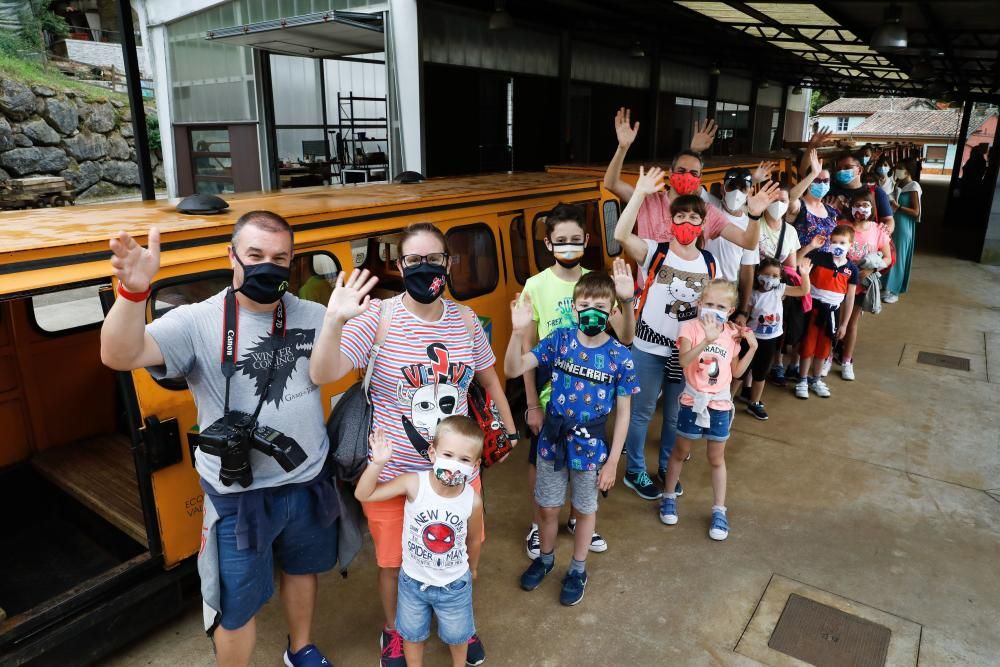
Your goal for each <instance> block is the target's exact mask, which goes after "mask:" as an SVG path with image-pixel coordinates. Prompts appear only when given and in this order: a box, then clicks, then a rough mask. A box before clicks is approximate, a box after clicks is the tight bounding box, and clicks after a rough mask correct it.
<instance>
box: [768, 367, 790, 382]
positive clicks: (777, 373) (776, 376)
mask: <svg viewBox="0 0 1000 667" xmlns="http://www.w3.org/2000/svg"><path fill="white" fill-rule="evenodd" d="M771 382H772V383H774V386H776V387H784V386H785V385H786V384H787V380H786V379H785V367H784V366H782V365H781V364H775V365H774V366H772V367H771Z"/></svg>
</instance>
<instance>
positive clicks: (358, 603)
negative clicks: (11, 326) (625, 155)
mask: <svg viewBox="0 0 1000 667" xmlns="http://www.w3.org/2000/svg"><path fill="white" fill-rule="evenodd" d="M998 280H1000V269H998V268H997V267H985V266H980V265H977V264H971V263H968V262H960V261H957V260H952V259H946V258H942V257H936V256H932V255H920V256H918V257H917V258H916V261H915V268H914V271H913V277H912V281H911V287H910V293H909V294H907V295H905V296H904V297H903V298H902V299H901V300H900V301H899V303H897V304H894V305H886V306H885V309H884V311H883V313H882V314H881V315H878V316H871V315H866V316H865V318H864V320H863V325H862V326H863V331H862V334H861V339H860V340H861V342H860V345H859V351H858V353H857V355H856V364H857V375H858V380H857V381H856V382H854V383H846V382H843V381H842V380H840V379H839V377H838V376H837V372H836V367H835V370H834V372H833V373H832V374H831V375H832V377H831V378H830V381H829V384H830V386H831V390H832V392H833V396H832V397H831V398H829V399H825V400H824V399H820V398H816V397H813V398H811V399H809V400H808V401H800V400H796V399H795V398H794V397H793V396H792V395H791V393H790V392H789V391H787V390H779V389H777V388H775V387H771V386H769V387H768V388H767V390H766V392H765V395H764V400H765V401H766V403H767V406H768V410H769V412H770V413H771V419H770V421H768V422H757V421H755V420H753V419H751V418H750V417H749V415H746V414H744V413H739V414H738V417H737V419H736V422H735V424H734V433H733V437H732V439H731V440H730V442H729V447H728V450H729V451H728V453H727V461H728V465H729V477H730V483H729V502H728V505H729V507H730V520H731V524H732V532H731V535H730V538H729V540H728V541H726V542H724V543H715V542H712V541H711V540H709V538H708V536H707V527H708V518H709V513H710V506H711V495H710V482H709V474H708V466H707V463H706V462H705V461H704V456H703V455H701V454H700V452H699V453H696V455H695V456H694V457H693V459H692V461H691V462H690V463H689V464H688V465H687V467H686V468H685V470H684V482H685V487H686V489H687V493H686V494H685V495H684V497H683V498H682V499H681V500H680V504H679V509H680V513H681V522H680V524H679V525H678V526H676V527H673V528H668V527H666V526H663V525H662V524H661V523H660V522H659V520H658V518H657V511H656V508H657V505H656V503H653V502H647V501H643V500H640V499H639V498H638V497H636V496H635V495H634V494H633V493H632V492H631V491H629V490H627V489H625V488H624V487H623V486H622V485H621V482H620V479H619V483H618V485H617V486H616V487H615V488H614V489H613V490H612V492H611V494H610V497H609V498H608V499H607V500H602V501H601V502H602V505H601V511H600V515H599V520H598V525H599V528H600V530H601V532H602V533H603V534H604V535H605V536H606V537H607V539H608V542H609V544H610V549H609V550H608V551H607V552H606V553H603V554H593V555H592V557H591V559H590V561H589V568H588V569H589V573H590V577H591V581H590V585H589V587H588V591H587V595H586V598H585V599H584V601H583V602H582V603H581V604H580V606H578V607H575V608H562V607H560V606H559V603H558V599H557V597H558V590H559V579H560V578H561V574H562V572H563V570H564V569H565V566H566V564H567V562H568V559H569V557H570V549H569V547H570V537H569V536H568V534H566V533H565V531H563V532H562V533H561V537H560V542H559V546H558V549H557V568H558V569H557V571H556V573H555V576H552V577H551V578H550V579H549V580H547V581H546V582H545V583H544V584H543V585H542V586H541V588H539V589H538V590H536V591H534V592H533V593H525V592H523V591H521V590H520V589H519V588H518V585H517V577H518V575H519V574H520V572H521V571H522V570H523V569H524V567H526V566H527V564H528V561H527V559H526V558H525V555H524V547H523V542H522V539H523V537H524V533H525V530H526V528H527V522H528V520H529V518H530V516H529V514H530V509H529V495H528V489H527V483H526V481H525V480H526V469H527V464H526V463H525V462H524V457H523V456H522V455H518V456H516V457H515V460H512V461H510V462H508V463H506V464H505V465H503V466H502V467H500V468H499V469H497V470H496V471H490V472H489V473H488V478H487V482H486V485H487V496H486V503H487V511H488V516H487V530H488V538H487V543H486V545H485V548H484V552H483V562H482V565H481V567H480V570H479V572H480V575H479V582H478V583H477V589H476V612H477V625H478V628H479V631H480V634H481V636H482V637H483V641H484V642H485V645H486V648H487V652H488V656H489V663H488V664H493V665H539V666H544V667H556V666H558V665H638V664H682V665H708V664H713V665H718V664H724V665H750V664H760V663H759V662H757V661H755V660H753V659H751V658H748V657H745V655H742V654H740V653H737V652H735V650H734V649H735V647H736V645H737V643H738V642H739V641H740V639H741V636H742V635H743V633H744V631H745V629H746V628H747V627H748V624H749V623H750V621H751V617H752V616H753V615H754V613H755V609H757V606H758V602H759V601H760V600H761V599H762V596H763V595H764V593H765V589H766V588H767V587H768V585H769V582H771V581H772V578H773V579H774V580H778V579H781V580H785V579H790V580H794V581H796V582H801V583H803V584H807V585H809V586H812V587H815V588H817V589H821V590H822V591H826V592H828V593H831V594H833V595H836V596H842V597H843V598H847V599H849V600H852V601H854V602H855V603H857V604H860V605H866V606H868V607H872V608H875V609H876V610H881V611H882V612H887V613H888V614H891V615H894V616H898V617H901V618H902V619H905V620H908V621H911V622H913V623H915V624H919V626H920V629H919V632H918V633H917V635H916V636H918V637H919V664H921V665H948V664H955V665H996V664H998V660H1000V658H998V657H997V656H1000V633H998V632H997V619H1000V569H998V567H997V556H998V555H1000V456H998V454H1000V451H998V449H1000V413H998V411H997V410H996V405H997V403H998V402H1000V291H998V290H997V284H998ZM906 346H911V347H912V346H917V347H920V348H927V349H932V350H945V351H952V352H953V353H955V354H961V355H964V356H966V357H969V358H971V359H972V361H973V371H974V372H973V374H972V375H973V376H974V377H978V378H980V379H970V378H969V377H959V376H956V375H954V374H950V373H946V372H940V371H937V370H936V369H935V368H933V367H931V366H922V367H920V368H913V367H908V366H907V362H906V361H905V360H904V361H903V365H900V363H901V359H904V354H903V353H904V347H906ZM911 352H912V349H911ZM966 375H969V374H966ZM655 436H656V433H653V432H651V433H650V438H649V442H650V443H652V442H654V441H655V440H656V437H655ZM647 460H650V461H653V460H655V457H654V455H653V453H652V451H651V450H650V452H649V453H648V454H647ZM380 619H381V612H380V609H379V604H378V601H377V597H376V591H375V576H374V567H373V565H372V555H371V549H370V546H369V547H368V548H367V550H366V552H365V553H363V554H362V556H361V558H360V565H358V566H357V567H355V568H354V569H353V570H352V571H351V574H350V577H349V578H348V579H347V580H342V579H341V578H340V577H339V576H338V575H336V574H330V575H326V576H324V577H323V578H322V580H321V590H320V602H319V611H318V614H317V620H316V624H315V625H316V631H315V639H316V641H317V642H318V644H319V645H320V646H321V648H322V649H323V650H324V651H325V652H326V654H327V655H328V656H329V657H330V659H331V660H332V661H333V662H334V663H335V664H337V665H350V666H353V665H376V664H377V662H376V661H377V659H378V658H377V656H378V653H377V640H378V632H379V628H380V623H381V620H380ZM284 645H285V631H284V622H283V619H282V615H281V611H280V609H279V606H278V604H277V602H276V601H272V603H271V604H269V605H268V606H267V607H265V608H264V610H263V611H262V612H261V615H260V616H259V638H258V648H257V653H256V662H255V664H257V665H279V664H281V658H280V654H281V651H282V650H283V649H284ZM427 662H428V664H430V665H444V664H447V661H446V659H445V651H444V649H443V647H441V646H440V644H437V643H436V642H435V643H432V645H431V648H430V650H429V652H428V661H427ZM107 664H109V665H115V666H124V665H164V666H166V665H185V666H186V667H196V666H199V665H211V664H213V659H212V653H211V649H210V646H209V643H208V641H207V640H206V639H205V638H204V635H203V634H202V631H201V616H200V611H199V610H198V609H192V610H191V612H190V613H188V614H186V615H185V616H183V617H182V618H180V619H178V620H177V621H176V622H174V623H171V624H170V625H167V626H165V627H164V628H162V630H160V631H159V632H157V633H156V634H153V635H150V636H149V637H148V638H147V639H145V640H144V641H142V642H140V643H138V644H136V645H134V646H132V647H130V648H129V649H127V650H125V651H123V652H121V653H120V654H118V655H117V656H116V657H115V658H114V659H112V660H109V661H108V662H107ZM799 664H802V663H799ZM899 664H914V663H913V661H909V662H908V663H899Z"/></svg>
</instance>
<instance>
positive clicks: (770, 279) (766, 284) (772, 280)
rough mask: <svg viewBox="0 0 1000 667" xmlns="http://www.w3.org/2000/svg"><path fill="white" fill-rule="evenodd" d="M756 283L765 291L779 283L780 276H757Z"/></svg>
mask: <svg viewBox="0 0 1000 667" xmlns="http://www.w3.org/2000/svg"><path fill="white" fill-rule="evenodd" d="M757 284H758V285H760V286H761V288H762V289H763V290H764V291H765V292H766V291H768V290H773V289H774V288H776V287H777V286H778V285H780V284H781V278H779V277H778V276H757Z"/></svg>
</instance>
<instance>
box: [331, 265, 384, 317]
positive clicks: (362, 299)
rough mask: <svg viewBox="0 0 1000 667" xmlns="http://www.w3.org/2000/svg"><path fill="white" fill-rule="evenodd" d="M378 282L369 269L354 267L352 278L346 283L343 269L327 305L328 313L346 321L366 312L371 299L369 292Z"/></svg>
mask: <svg viewBox="0 0 1000 667" xmlns="http://www.w3.org/2000/svg"><path fill="white" fill-rule="evenodd" d="M377 282H378V277H377V276H373V275H372V274H371V272H370V271H368V269H365V270H364V271H358V270H357V269H354V270H353V271H351V276H350V278H348V279H347V282H346V283H345V282H344V272H343V271H341V272H340V273H339V274H338V275H337V282H336V283H335V285H334V288H333V294H331V295H330V303H329V304H328V305H327V311H326V312H327V315H328V316H331V317H333V318H334V319H336V320H338V321H340V322H346V321H347V320H349V319H351V318H352V317H357V316H358V315H360V314H361V313H363V312H365V311H366V310H368V304H369V302H370V301H371V297H370V296H369V293H370V292H371V291H372V288H374V287H375V284H376V283H377Z"/></svg>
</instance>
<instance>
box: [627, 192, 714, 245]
mask: <svg viewBox="0 0 1000 667" xmlns="http://www.w3.org/2000/svg"><path fill="white" fill-rule="evenodd" d="M705 206H706V207H707V208H708V215H707V216H706V217H707V219H706V220H705V221H704V222H703V224H702V230H701V234H702V236H704V237H705V240H709V239H714V238H718V237H719V236H721V235H722V230H723V229H725V228H726V225H728V224H729V220H728V219H727V218H726V216H725V215H723V214H722V211H720V210H719V209H717V208H716V207H715V206H712V205H711V204H708V203H706V204H705ZM637 220H638V224H637V227H636V234H637V235H638V236H639V238H643V239H651V240H653V241H656V242H657V243H664V242H666V243H669V242H670V241H673V240H674V233H673V231H671V229H670V225H671V223H672V222H673V218H672V217H671V215H670V199H668V198H667V193H666V192H654V193H653V194H651V195H648V196H647V197H646V199H645V200H643V202H642V207H641V208H640V209H639V215H638V218H637Z"/></svg>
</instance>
